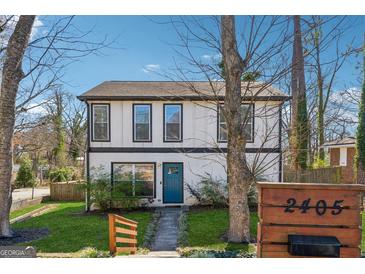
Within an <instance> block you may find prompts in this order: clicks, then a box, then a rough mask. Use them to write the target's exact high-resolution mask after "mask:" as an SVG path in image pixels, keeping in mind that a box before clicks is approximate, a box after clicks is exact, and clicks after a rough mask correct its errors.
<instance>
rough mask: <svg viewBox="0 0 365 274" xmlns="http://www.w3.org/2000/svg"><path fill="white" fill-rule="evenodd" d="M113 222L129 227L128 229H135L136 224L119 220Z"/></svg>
mask: <svg viewBox="0 0 365 274" xmlns="http://www.w3.org/2000/svg"><path fill="white" fill-rule="evenodd" d="M115 222H116V223H118V224H121V225H129V226H130V227H137V225H136V224H132V223H130V222H126V221H123V220H121V219H115Z"/></svg>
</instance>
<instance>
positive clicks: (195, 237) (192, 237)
mask: <svg viewBox="0 0 365 274" xmlns="http://www.w3.org/2000/svg"><path fill="white" fill-rule="evenodd" d="M257 222H258V217H257V214H256V213H251V235H252V236H255V237H256V233H257ZM362 223H363V226H365V212H363V214H362ZM227 229H228V210H227V209H198V210H191V211H189V213H188V235H189V236H188V241H189V247H191V248H203V249H213V250H237V249H241V250H245V251H247V250H248V245H244V244H230V243H226V242H224V241H223V240H222V239H221V236H222V235H223V234H224V233H225V232H226V231H227ZM361 250H362V252H363V253H365V229H363V231H362V243H361Z"/></svg>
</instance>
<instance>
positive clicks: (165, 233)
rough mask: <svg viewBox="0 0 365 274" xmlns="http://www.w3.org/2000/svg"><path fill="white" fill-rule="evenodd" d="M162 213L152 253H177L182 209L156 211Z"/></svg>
mask: <svg viewBox="0 0 365 274" xmlns="http://www.w3.org/2000/svg"><path fill="white" fill-rule="evenodd" d="M156 210H159V211H160V212H161V217H160V220H159V223H158V229H157V232H156V236H155V241H154V243H153V244H152V251H175V250H176V246H177V235H178V220H179V217H180V214H181V212H182V209H181V208H161V209H156Z"/></svg>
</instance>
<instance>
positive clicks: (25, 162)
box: [15, 158, 35, 188]
mask: <svg viewBox="0 0 365 274" xmlns="http://www.w3.org/2000/svg"><path fill="white" fill-rule="evenodd" d="M34 184H35V177H34V174H33V171H32V162H31V161H30V160H29V159H28V158H23V159H22V160H21V163H20V168H19V171H18V174H17V176H16V179H15V187H16V188H22V187H32V186H34Z"/></svg>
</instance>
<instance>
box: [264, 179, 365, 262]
mask: <svg viewBox="0 0 365 274" xmlns="http://www.w3.org/2000/svg"><path fill="white" fill-rule="evenodd" d="M258 190H259V224H258V230H257V256H258V257H261V258H280V257H281V258H290V257H301V256H296V255H293V254H291V253H289V245H290V244H291V242H289V238H293V237H289V235H303V236H304V237H306V236H315V237H312V238H314V239H318V237H317V236H332V237H336V238H337V240H338V241H339V242H340V244H341V246H340V254H339V255H340V257H343V258H345V257H347V258H354V257H360V255H361V250H360V245H361V211H362V209H363V208H362V195H363V192H364V191H365V186H364V185H354V184H301V183H258ZM297 238H298V237H297ZM306 238H310V237H306ZM323 238H325V237H323ZM327 238H328V237H327ZM314 244H316V243H314ZM308 256H311V255H308ZM324 257H325V256H324Z"/></svg>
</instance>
